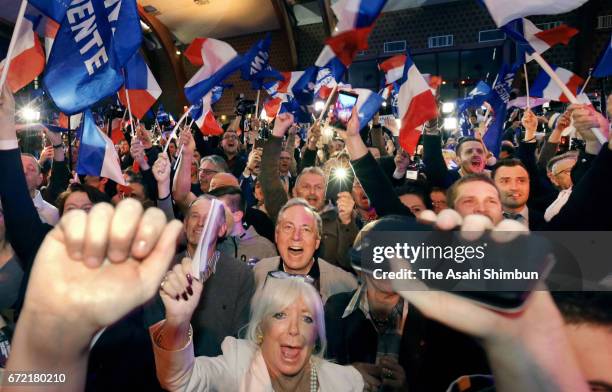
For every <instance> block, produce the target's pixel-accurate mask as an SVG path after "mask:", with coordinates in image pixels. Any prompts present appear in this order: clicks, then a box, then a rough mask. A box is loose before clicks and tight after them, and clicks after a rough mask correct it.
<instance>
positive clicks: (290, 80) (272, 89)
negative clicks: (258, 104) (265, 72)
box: [264, 71, 304, 97]
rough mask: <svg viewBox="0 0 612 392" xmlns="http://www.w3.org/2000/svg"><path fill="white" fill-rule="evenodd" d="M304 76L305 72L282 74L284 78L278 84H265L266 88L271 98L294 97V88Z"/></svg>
mask: <svg viewBox="0 0 612 392" xmlns="http://www.w3.org/2000/svg"><path fill="white" fill-rule="evenodd" d="M302 75H304V71H293V72H281V76H282V77H283V78H282V79H281V80H279V81H277V82H267V83H264V88H265V89H266V91H267V92H268V94H270V96H271V97H276V96H277V95H278V94H289V95H293V86H294V85H295V83H297V81H298V80H299V79H300V78H301V77H302Z"/></svg>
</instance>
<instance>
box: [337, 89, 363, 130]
mask: <svg viewBox="0 0 612 392" xmlns="http://www.w3.org/2000/svg"><path fill="white" fill-rule="evenodd" d="M357 98H358V95H357V94H353V93H349V92H346V91H340V92H339V93H338V99H337V100H336V103H335V104H334V110H333V112H332V119H331V126H332V127H336V128H340V129H346V125H347V124H348V122H349V120H350V118H351V113H352V112H353V108H354V107H355V104H356V103H357Z"/></svg>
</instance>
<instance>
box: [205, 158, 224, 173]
mask: <svg viewBox="0 0 612 392" xmlns="http://www.w3.org/2000/svg"><path fill="white" fill-rule="evenodd" d="M204 162H210V163H212V164H213V165H215V166H217V168H218V169H219V170H221V172H222V173H229V166H227V162H225V159H223V158H222V157H220V156H219V155H207V156H205V157H204V158H202V159H200V166H202V165H203V164H204Z"/></svg>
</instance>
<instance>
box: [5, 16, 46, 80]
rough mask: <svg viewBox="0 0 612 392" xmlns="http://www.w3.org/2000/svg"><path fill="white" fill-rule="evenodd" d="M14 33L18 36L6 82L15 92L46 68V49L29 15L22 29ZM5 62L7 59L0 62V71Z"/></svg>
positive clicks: (24, 19)
mask: <svg viewBox="0 0 612 392" xmlns="http://www.w3.org/2000/svg"><path fill="white" fill-rule="evenodd" d="M13 34H16V35H17V36H16V37H15V39H16V41H15V48H14V49H13V54H12V57H11V64H10V68H9V71H8V74H7V78H6V82H7V83H8V85H9V86H10V87H11V90H12V91H13V92H15V91H17V90H20V89H22V88H23V87H25V86H27V85H28V84H29V83H30V82H31V81H32V80H34V79H35V78H36V77H37V76H38V75H40V74H41V73H42V71H43V69H44V68H45V51H44V50H43V48H42V45H41V44H40V41H39V40H38V36H37V35H36V33H35V32H34V24H33V23H32V21H31V20H30V19H29V18H28V17H24V18H23V22H22V23H21V28H20V30H19V31H15V32H13ZM5 64H6V59H4V60H2V62H0V73H1V72H2V69H3V68H4V65H5Z"/></svg>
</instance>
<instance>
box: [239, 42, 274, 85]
mask: <svg viewBox="0 0 612 392" xmlns="http://www.w3.org/2000/svg"><path fill="white" fill-rule="evenodd" d="M270 44H271V38H270V33H268V34H267V35H266V37H265V38H264V39H262V40H259V41H258V42H256V43H255V45H253V46H252V47H251V49H249V51H248V52H246V53H245V54H244V55H243V59H244V63H243V65H242V67H240V76H241V77H242V79H244V80H248V81H250V82H251V88H252V89H253V90H259V89H261V88H262V86H263V83H264V82H265V81H266V80H267V79H273V80H282V79H283V75H282V74H281V73H280V72H278V71H277V70H275V69H274V68H272V67H271V66H270Z"/></svg>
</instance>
